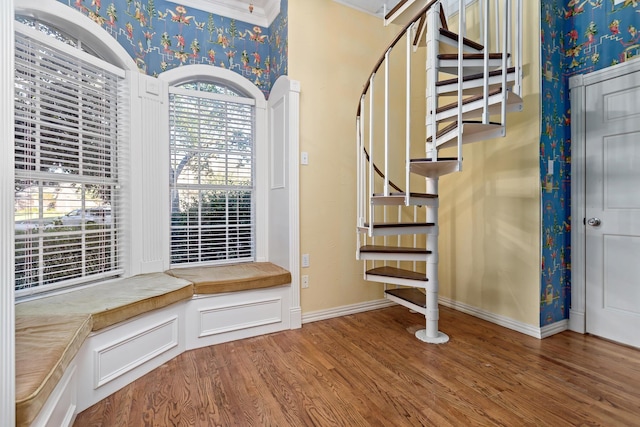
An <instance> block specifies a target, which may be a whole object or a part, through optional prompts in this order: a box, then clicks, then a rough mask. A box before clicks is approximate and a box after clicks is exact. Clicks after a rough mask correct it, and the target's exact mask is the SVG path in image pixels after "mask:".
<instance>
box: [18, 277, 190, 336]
mask: <svg viewBox="0 0 640 427" xmlns="http://www.w3.org/2000/svg"><path fill="white" fill-rule="evenodd" d="M192 296H193V285H192V284H191V283H189V282H188V281H186V280H182V279H179V278H176V277H173V276H169V275H167V274H164V273H150V274H141V275H138V276H133V277H129V278H126V279H119V280H114V281H113V282H109V283H102V284H100V285H98V286H92V287H88V288H85V289H78V290H74V291H73V292H69V293H66V294H60V295H55V296H52V297H47V298H40V299H38V300H35V301H29V302H26V303H23V304H18V305H16V313H17V314H18V315H20V314H37V313H49V314H71V313H73V314H90V315H91V316H92V318H93V330H94V331H98V330H100V329H103V328H106V327H108V326H111V325H115V324H116V323H119V322H122V321H124V320H127V319H130V318H132V317H135V316H137V315H139V314H143V313H147V312H149V311H152V310H156V309H159V308H162V307H166V306H168V305H170V304H173V303H175V302H178V301H183V300H188V299H190V298H191V297H192Z"/></svg>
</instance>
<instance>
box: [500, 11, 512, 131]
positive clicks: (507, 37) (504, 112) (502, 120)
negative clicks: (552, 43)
mask: <svg viewBox="0 0 640 427" xmlns="http://www.w3.org/2000/svg"><path fill="white" fill-rule="evenodd" d="M509 3H511V0H504V34H503V37H504V40H503V41H502V43H503V45H502V47H503V49H502V105H501V110H500V124H501V125H502V126H505V125H506V122H507V74H508V73H507V68H508V67H507V58H508V57H509V45H510V43H511V42H510V39H511V37H510V33H511V22H510V21H511V19H510V18H511V13H510V12H509Z"/></svg>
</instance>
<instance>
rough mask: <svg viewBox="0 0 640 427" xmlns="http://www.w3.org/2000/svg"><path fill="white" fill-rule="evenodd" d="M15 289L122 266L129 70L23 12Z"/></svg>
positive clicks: (48, 285)
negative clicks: (123, 164)
mask: <svg viewBox="0 0 640 427" xmlns="http://www.w3.org/2000/svg"><path fill="white" fill-rule="evenodd" d="M17 20H18V21H20V22H16V38H15V40H16V41H15V65H16V71H15V139H14V143H15V289H16V295H17V296H20V295H25V294H29V293H34V292H41V291H48V290H51V289H55V288H59V287H63V286H70V285H74V284H80V283H86V282H89V281H93V280H97V279H101V278H105V277H111V276H116V275H118V274H120V273H121V271H122V249H121V246H122V245H121V225H122V221H121V217H120V212H121V207H120V201H121V194H120V188H121V185H122V174H121V164H120V163H121V161H120V160H121V159H122V158H123V156H122V154H121V153H123V151H124V150H122V145H121V140H122V139H123V137H122V135H124V134H125V133H126V132H124V130H123V124H122V123H123V122H126V120H122V118H123V115H125V114H127V113H126V111H125V110H126V108H123V106H122V104H123V103H121V102H120V101H119V99H120V98H121V97H122V96H123V94H124V92H125V91H126V88H125V87H124V86H125V84H124V80H123V78H124V75H125V73H124V71H123V70H121V69H119V68H117V67H115V66H113V65H111V64H109V63H107V62H105V61H103V60H101V59H99V58H97V57H96V56H94V55H93V54H90V53H88V52H87V49H83V47H82V46H81V43H80V42H79V41H77V40H74V39H73V38H72V37H68V36H66V35H65V34H64V32H62V31H60V30H57V29H55V28H53V27H50V26H47V25H46V24H44V23H40V22H37V21H35V20H32V19H30V18H20V17H18V18H17Z"/></svg>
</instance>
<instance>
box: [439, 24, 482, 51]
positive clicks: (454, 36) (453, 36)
mask: <svg viewBox="0 0 640 427" xmlns="http://www.w3.org/2000/svg"><path fill="white" fill-rule="evenodd" d="M440 35H442V36H444V37H446V38H448V39H451V40H453V41H455V42H457V41H458V40H459V39H460V35H459V34H457V33H454V32H453V31H449V30H448V29H446V28H440ZM462 44H464V45H465V46H468V47H470V48H472V49H475V50H483V49H484V46H483V45H481V44H480V43H476V42H474V41H473V40H469V39H468V38H466V37H464V38H463V39H462Z"/></svg>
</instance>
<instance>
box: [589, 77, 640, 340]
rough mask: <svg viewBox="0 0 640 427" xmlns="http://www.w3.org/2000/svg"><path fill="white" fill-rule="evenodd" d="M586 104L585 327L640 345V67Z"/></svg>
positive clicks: (594, 88)
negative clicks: (639, 70)
mask: <svg viewBox="0 0 640 427" xmlns="http://www.w3.org/2000/svg"><path fill="white" fill-rule="evenodd" d="M585 104H586V107H587V110H586V117H585V118H586V120H585V122H586V135H587V137H586V147H585V154H586V165H585V173H586V176H585V184H586V199H585V202H586V206H585V208H586V221H587V225H586V330H587V332H589V333H592V334H594V335H598V336H602V337H604V338H608V339H611V340H614V341H618V342H621V343H625V344H629V345H632V346H636V347H640V73H634V74H627V75H624V76H620V77H616V78H614V79H611V80H607V81H604V82H601V83H597V84H593V85H590V86H587V88H586V103H585Z"/></svg>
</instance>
